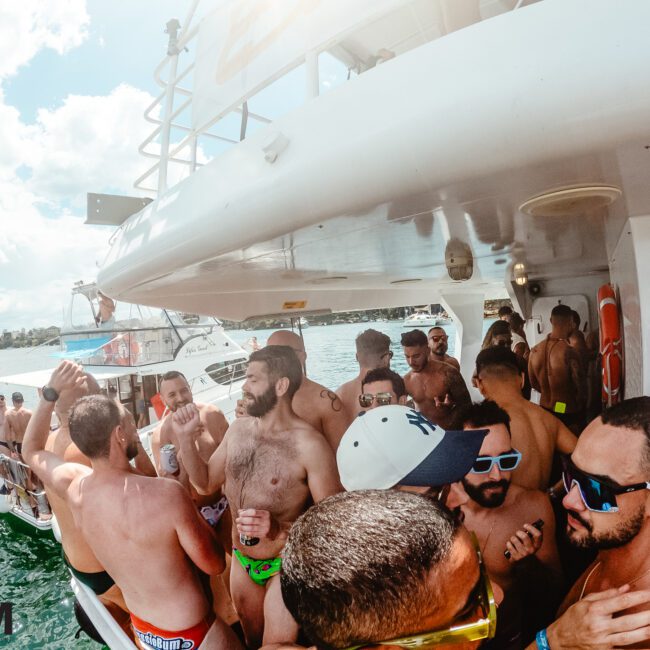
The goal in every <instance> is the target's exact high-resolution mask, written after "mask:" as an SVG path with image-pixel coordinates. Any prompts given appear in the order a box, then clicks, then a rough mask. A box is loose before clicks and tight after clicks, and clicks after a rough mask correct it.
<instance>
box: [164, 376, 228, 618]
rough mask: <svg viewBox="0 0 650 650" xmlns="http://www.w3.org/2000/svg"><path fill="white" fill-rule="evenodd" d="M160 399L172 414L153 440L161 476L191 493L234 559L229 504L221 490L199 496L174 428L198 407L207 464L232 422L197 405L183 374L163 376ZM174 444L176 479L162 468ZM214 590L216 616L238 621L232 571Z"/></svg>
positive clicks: (200, 447)
mask: <svg viewBox="0 0 650 650" xmlns="http://www.w3.org/2000/svg"><path fill="white" fill-rule="evenodd" d="M160 397H161V399H162V401H163V403H164V405H165V407H166V408H167V409H168V410H169V414H168V415H166V416H165V417H164V418H163V419H162V421H161V422H160V423H159V424H158V426H157V427H156V429H155V430H154V432H153V436H152V438H151V452H152V454H153V457H154V462H155V465H156V472H157V473H158V476H165V477H167V478H173V479H175V480H177V481H179V482H180V483H181V485H183V486H184V487H185V488H186V489H187V490H188V492H189V494H190V496H191V497H192V501H194V503H195V504H196V506H197V508H198V509H199V512H200V513H201V515H202V516H203V518H204V519H205V520H206V521H207V522H208V523H209V524H210V525H211V526H212V527H213V528H214V530H215V532H216V534H217V538H218V539H219V541H220V542H221V544H222V545H223V547H224V549H225V551H226V553H228V554H229V555H230V553H231V550H232V549H231V545H230V529H231V527H232V518H231V516H230V513H229V511H228V501H227V500H226V497H225V496H224V495H223V493H222V491H221V487H219V488H217V489H216V490H214V492H213V493H211V494H207V495H203V494H199V493H198V492H197V491H196V490H195V489H194V487H193V486H192V484H191V483H190V479H189V477H188V475H187V470H186V468H185V463H184V458H183V453H182V451H181V446H180V441H179V440H178V438H177V437H176V434H175V433H174V430H173V427H172V414H173V413H175V412H176V411H177V410H178V409H179V408H182V407H183V406H187V405H188V404H194V405H195V406H196V408H197V409H198V411H199V419H200V421H201V426H200V430H199V431H197V433H196V436H195V438H194V444H195V445H196V450H197V452H198V454H199V455H200V456H201V458H202V459H203V460H204V461H205V462H206V463H207V462H208V460H209V459H210V456H212V454H213V452H214V450H215V449H216V448H217V447H218V446H219V444H221V441H222V440H223V437H224V435H225V433H226V429H228V421H227V420H226V418H225V416H224V414H223V413H222V412H221V411H220V410H219V409H218V408H217V407H216V406H215V405H214V404H203V403H199V402H194V396H193V395H192V390H191V388H190V386H189V384H188V382H187V379H186V378H185V375H183V374H182V373H181V372H178V371H176V370H171V371H169V372H167V373H165V374H164V375H163V376H162V379H161V381H160ZM168 444H172V445H174V447H176V460H177V461H178V468H179V473H178V475H176V476H172V475H170V474H167V473H166V472H165V471H164V470H163V468H162V467H161V465H160V448H161V447H162V446H163V445H168ZM210 586H211V589H212V593H213V595H214V604H215V614H217V615H218V616H220V617H221V618H222V619H224V620H225V621H226V622H227V623H228V624H232V623H234V622H235V621H236V615H235V613H234V611H233V610H232V606H231V605H230V602H229V599H230V596H229V594H228V589H227V587H228V569H226V571H224V573H223V574H221V575H215V576H212V577H211V581H210Z"/></svg>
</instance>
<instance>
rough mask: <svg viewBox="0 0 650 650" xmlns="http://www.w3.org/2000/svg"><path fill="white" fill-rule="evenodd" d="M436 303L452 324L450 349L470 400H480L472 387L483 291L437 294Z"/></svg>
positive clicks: (481, 324) (480, 330)
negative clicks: (440, 305)
mask: <svg viewBox="0 0 650 650" xmlns="http://www.w3.org/2000/svg"><path fill="white" fill-rule="evenodd" d="M440 302H441V303H442V306H443V307H444V308H445V310H446V311H447V313H448V314H449V315H450V316H451V317H452V318H453V319H454V324H455V325H456V345H455V347H454V351H455V354H456V356H457V357H459V360H460V372H461V374H462V375H463V379H464V380H465V383H466V384H467V388H468V389H469V394H470V395H471V397H472V400H473V401H480V400H481V399H482V398H481V394H480V392H479V391H478V389H476V388H474V387H473V386H472V375H473V374H474V370H475V368H476V357H477V355H478V353H479V352H480V351H481V343H482V342H483V305H484V303H485V294H484V293H478V292H477V293H457V294H453V293H445V294H442V293H441V294H440Z"/></svg>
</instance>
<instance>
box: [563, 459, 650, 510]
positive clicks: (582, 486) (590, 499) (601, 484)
mask: <svg viewBox="0 0 650 650" xmlns="http://www.w3.org/2000/svg"><path fill="white" fill-rule="evenodd" d="M562 467H563V471H562V481H563V483H564V489H565V490H566V491H567V493H569V492H570V491H571V489H572V488H573V486H574V485H577V486H578V491H579V492H580V497H581V498H582V502H583V503H584V504H585V507H586V508H587V510H591V511H592V512H618V504H617V502H616V496H617V495H619V494H627V493H628V492H637V491H639V490H650V482H644V483H633V484H632V485H619V484H618V483H616V481H612V480H611V479H607V478H605V477H602V476H595V475H593V474H588V473H587V472H583V471H582V470H581V469H578V468H577V467H576V466H575V465H574V464H573V461H572V460H571V458H570V457H569V456H562Z"/></svg>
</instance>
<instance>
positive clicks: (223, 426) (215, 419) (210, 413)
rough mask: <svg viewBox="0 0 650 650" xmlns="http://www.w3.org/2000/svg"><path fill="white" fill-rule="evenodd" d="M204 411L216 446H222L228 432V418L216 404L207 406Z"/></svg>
mask: <svg viewBox="0 0 650 650" xmlns="http://www.w3.org/2000/svg"><path fill="white" fill-rule="evenodd" d="M202 409H205V410H204V419H205V425H206V428H207V430H208V433H209V434H210V435H211V436H212V439H213V440H214V442H215V444H217V445H219V444H221V441H222V440H223V437H224V436H225V435H226V431H228V420H226V416H225V415H224V414H223V413H222V412H221V411H220V410H219V409H218V408H217V407H216V406H214V404H206V405H205V406H203V407H202Z"/></svg>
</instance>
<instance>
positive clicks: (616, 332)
mask: <svg viewBox="0 0 650 650" xmlns="http://www.w3.org/2000/svg"><path fill="white" fill-rule="evenodd" d="M598 314H599V323H600V356H601V363H602V377H603V390H602V398H603V404H605V405H607V406H612V405H613V404H618V402H620V401H621V398H622V392H623V391H622V385H621V379H622V377H623V341H622V337H621V323H620V319H619V316H618V302H617V301H616V292H615V291H614V288H613V287H612V285H611V284H604V285H603V286H602V287H600V289H598Z"/></svg>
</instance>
